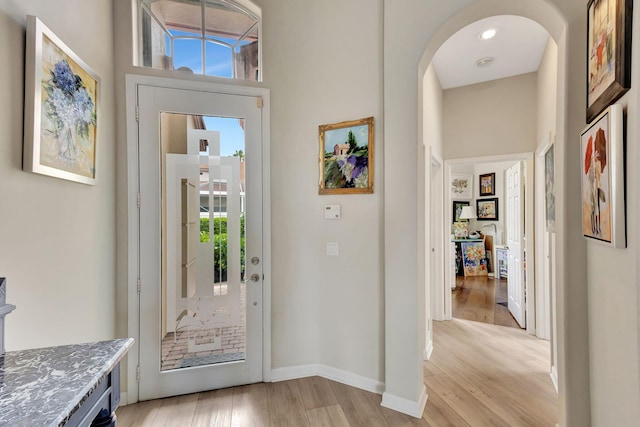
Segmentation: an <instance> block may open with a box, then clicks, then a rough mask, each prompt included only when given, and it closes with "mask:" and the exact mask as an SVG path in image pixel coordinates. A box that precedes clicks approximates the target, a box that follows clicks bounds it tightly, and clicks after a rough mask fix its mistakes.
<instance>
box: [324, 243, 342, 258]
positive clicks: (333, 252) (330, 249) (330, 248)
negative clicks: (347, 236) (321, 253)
mask: <svg viewBox="0 0 640 427" xmlns="http://www.w3.org/2000/svg"><path fill="white" fill-rule="evenodd" d="M339 254H340V247H339V245H338V242H327V256H338V255H339Z"/></svg>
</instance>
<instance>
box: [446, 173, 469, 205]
mask: <svg viewBox="0 0 640 427" xmlns="http://www.w3.org/2000/svg"><path fill="white" fill-rule="evenodd" d="M451 197H452V198H454V199H466V200H471V199H472V198H473V175H469V174H460V173H452V174H451Z"/></svg>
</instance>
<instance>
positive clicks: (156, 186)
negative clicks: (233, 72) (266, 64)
mask: <svg viewBox="0 0 640 427" xmlns="http://www.w3.org/2000/svg"><path fill="white" fill-rule="evenodd" d="M137 101H138V112H139V123H138V135H139V137H138V138H139V139H138V151H139V183H140V189H139V193H140V195H139V196H140V207H139V215H140V243H139V244H140V254H139V263H140V266H139V270H140V273H139V274H140V286H139V295H140V304H139V306H140V339H139V349H140V357H139V363H140V366H139V372H140V376H139V378H140V379H139V381H140V383H139V399H140V400H148V399H155V398H161V397H166V396H174V395H180V394H186V393H194V392H199V391H203V390H212V389H217V388H222V387H229V386H233V385H240V384H249V383H254V382H259V381H261V380H262V310H263V307H262V279H263V276H262V271H263V269H262V258H263V256H262V231H263V230H262V214H261V212H262V154H261V136H262V110H261V108H260V107H259V103H258V102H257V101H258V100H257V99H256V97H252V96H241V95H229V94H221V93H211V92H200V91H191V90H183V89H173V88H163V87H156V86H146V85H139V86H138V87H137Z"/></svg>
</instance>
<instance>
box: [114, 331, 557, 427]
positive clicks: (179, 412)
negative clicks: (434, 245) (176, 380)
mask: <svg viewBox="0 0 640 427" xmlns="http://www.w3.org/2000/svg"><path fill="white" fill-rule="evenodd" d="M488 343H490V344H488ZM548 361H549V343H548V342H547V341H543V340H539V339H537V338H535V337H531V336H529V335H527V334H526V333H524V332H522V331H521V330H519V329H515V328H505V327H499V326H494V325H487V324H483V323H478V322H470V321H466V320H458V319H454V320H452V321H448V322H434V351H433V354H432V356H431V360H429V361H427V362H425V363H424V381H425V384H426V386H427V392H428V394H429V399H428V401H427V406H426V409H425V412H424V415H423V417H422V419H420V420H418V419H415V418H412V417H409V416H407V415H403V414H400V413H398V412H394V411H391V410H388V409H385V408H383V407H381V406H380V401H381V396H379V395H377V394H373V393H369V392H366V391H362V390H359V389H356V388H353V387H349V386H346V385H343V384H340V383H337V382H334V381H330V380H327V379H324V378H320V377H310V378H301V379H296V380H289V381H283V382H279V383H259V384H253V385H248V386H241V387H233V388H228V389H223V390H217V391H211V392H204V393H197V394H191V395H185V396H178V397H172V398H167V399H159V400H152V401H147V402H142V403H138V404H135V405H129V406H126V407H121V408H119V409H118V412H117V414H118V426H121V427H128V426H194V427H195V426H220V427H223V426H246V425H254V426H277V427H280V426H296V427H297V426H352V427H355V426H363V427H364V426H367V427H368V426H384V427H399V426H422V427H428V426H433V427H440V426H447V425H452V426H457V427H458V426H485V425H491V426H554V425H555V424H556V422H557V420H558V418H557V412H558V403H557V400H558V398H557V394H556V392H555V390H554V389H553V385H552V384H551V380H550V378H549V374H548V371H549V362H548Z"/></svg>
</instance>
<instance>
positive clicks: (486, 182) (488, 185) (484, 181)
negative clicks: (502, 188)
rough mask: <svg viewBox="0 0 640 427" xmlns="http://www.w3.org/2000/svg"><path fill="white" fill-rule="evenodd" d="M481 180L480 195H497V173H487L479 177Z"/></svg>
mask: <svg viewBox="0 0 640 427" xmlns="http://www.w3.org/2000/svg"><path fill="white" fill-rule="evenodd" d="M478 181H479V182H480V197H483V196H495V195H496V174H495V173H485V174H482V175H480V176H479V177H478Z"/></svg>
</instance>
